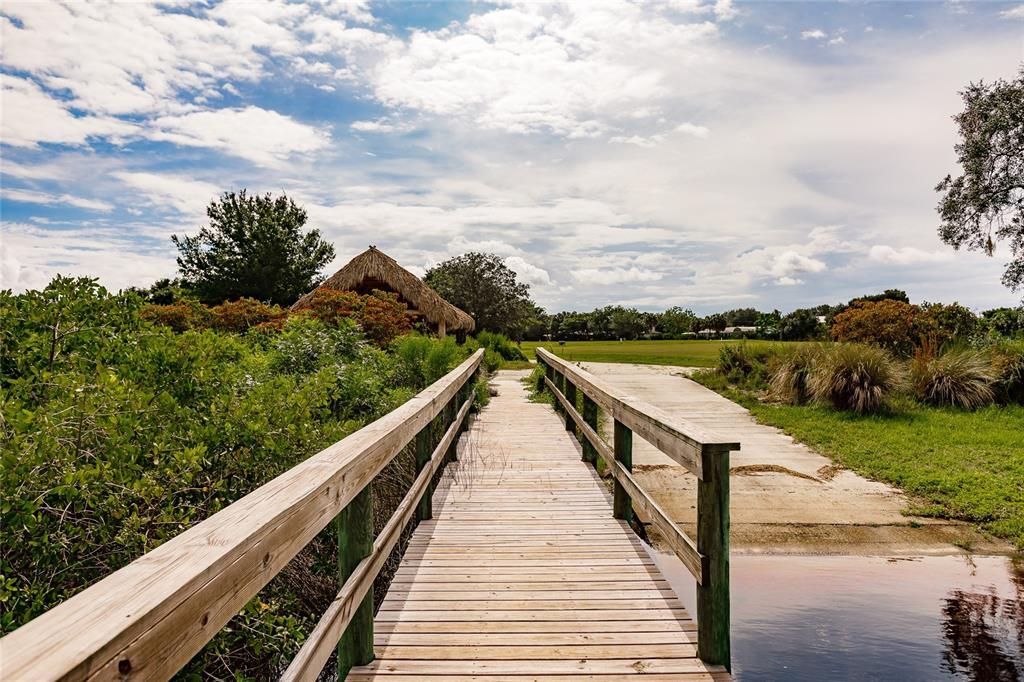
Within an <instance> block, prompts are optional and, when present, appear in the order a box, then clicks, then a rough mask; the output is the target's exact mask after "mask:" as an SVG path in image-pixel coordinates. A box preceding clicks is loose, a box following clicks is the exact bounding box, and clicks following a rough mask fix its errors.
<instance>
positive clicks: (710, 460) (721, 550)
mask: <svg viewBox="0 0 1024 682" xmlns="http://www.w3.org/2000/svg"><path fill="white" fill-rule="evenodd" d="M701 459H702V469H703V472H704V473H703V477H701V478H698V480H697V551H698V552H700V554H701V555H702V556H703V560H702V562H701V563H702V566H701V573H702V575H703V580H702V581H701V584H699V585H697V655H698V656H699V657H700V659H701V660H702V661H704V662H705V663H708V664H710V665H724V666H725V667H726V668H727V669H731V660H730V657H731V652H730V643H729V608H730V607H729V451H728V450H723V449H709V448H705V451H704V452H703V453H702V458H701Z"/></svg>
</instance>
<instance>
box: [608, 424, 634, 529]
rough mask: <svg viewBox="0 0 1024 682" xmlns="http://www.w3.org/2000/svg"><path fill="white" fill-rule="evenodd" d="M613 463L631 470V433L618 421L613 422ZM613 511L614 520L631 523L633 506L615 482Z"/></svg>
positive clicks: (619, 485) (623, 490)
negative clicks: (620, 464)
mask: <svg viewBox="0 0 1024 682" xmlns="http://www.w3.org/2000/svg"><path fill="white" fill-rule="evenodd" d="M615 461H616V462H621V463H622V466H624V467H626V470H627V471H632V470H633V432H632V431H630V430H629V428H628V427H627V426H626V425H625V424H623V423H622V422H620V421H619V420H618V419H616V420H615ZM613 510H614V513H615V518H617V519H622V520H623V521H626V522H627V523H632V522H633V505H632V504H630V502H629V494H628V493H626V489H625V488H623V487H622V484H620V483H619V482H618V481H617V480H616V481H615V500H614V504H613Z"/></svg>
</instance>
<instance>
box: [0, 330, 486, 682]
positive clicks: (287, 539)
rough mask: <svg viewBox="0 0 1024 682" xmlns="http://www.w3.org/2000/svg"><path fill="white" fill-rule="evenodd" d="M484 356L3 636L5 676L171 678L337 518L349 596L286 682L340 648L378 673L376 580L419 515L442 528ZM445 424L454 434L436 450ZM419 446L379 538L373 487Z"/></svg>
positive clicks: (328, 616)
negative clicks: (451, 460)
mask: <svg viewBox="0 0 1024 682" xmlns="http://www.w3.org/2000/svg"><path fill="white" fill-rule="evenodd" d="M482 357H483V351H482V350H479V351H477V352H476V353H474V354H473V356H472V357H470V358H469V359H468V360H466V361H465V362H463V363H462V364H461V365H459V366H458V367H457V368H455V369H454V370H452V371H451V372H449V373H448V374H447V375H445V376H444V377H442V378H441V379H440V380H438V381H437V382H435V383H434V384H433V385H431V386H430V387H429V388H427V389H426V390H424V391H423V392H421V393H419V394H418V395H416V396H415V397H414V398H412V399H411V400H409V401H408V402H406V403H405V404H403V405H402V406H401V407H399V408H398V409H396V410H394V411H393V412H390V413H389V414H387V415H385V416H384V417H381V418H380V419H378V420H377V421H375V422H373V423H371V424H369V425H367V426H366V427H364V428H362V429H360V430H359V431H356V432H355V433H353V434H352V435H350V436H348V437H347V438H344V439H343V440H341V441H338V442H337V443H335V444H334V445H331V446H330V447H328V448H326V449H325V450H323V451H321V452H319V453H317V454H316V455H314V456H312V457H310V458H309V459H307V460H306V461H304V462H303V463H301V464H299V465H298V466H296V467H294V468H292V469H290V470H288V471H286V472H285V473H283V474H281V475H280V476H278V477H277V478H275V479H274V480H272V481H270V482H269V483H267V484H265V485H263V486H262V487H260V488H258V489H256V490H255V491H253V492H251V493H249V494H248V495H246V496H245V497H243V498H242V499H240V500H238V501H237V502H235V503H234V504H232V505H231V506H229V507H227V508H226V509H224V510H222V511H220V512H218V513H216V514H214V515H213V516H211V517H210V518H208V519H206V520H205V521H203V522H202V523H199V524H197V525H196V526H193V527H192V528H190V529H189V530H187V531H185V532H184V533H182V534H181V535H178V536H177V537H175V538H173V539H172V540H169V541H168V542H166V543H164V544H163V545H161V546H160V547H158V548H157V549H155V550H153V551H152V552H149V553H148V554H145V555H144V556H142V557H140V558H139V559H137V560H136V561H133V562H132V563H131V564H129V565H128V566H125V567H124V568H122V569H120V570H119V571H116V572H115V573H112V574H111V575H109V576H108V577H106V578H104V579H103V580H101V581H100V582H98V583H96V584H95V585H93V586H92V587H90V588H88V589H86V590H83V591H82V592H80V593H78V594H77V595H75V596H74V597H72V598H71V599H68V600H67V601H65V602H63V603H62V604H60V605H58V606H56V607H55V608H53V609H51V610H49V611H47V612H46V613H44V614H43V615H41V616H39V617H38V618H36V619H35V620H33V621H31V622H29V623H27V624H26V625H24V626H22V627H21V628H19V629H18V630H15V631H14V632H12V633H11V634H10V635H8V636H7V637H4V638H3V639H2V640H0V676H2V677H3V679H5V680H58V679H74V680H85V679H90V680H91V679H118V680H126V679H138V680H143V679H144V680H152V679H167V678H169V677H171V676H172V675H173V674H174V673H175V672H177V671H178V670H179V669H181V668H182V667H183V666H184V665H185V664H186V663H188V661H189V660H190V659H191V658H192V657H193V656H194V655H195V654H196V653H197V652H199V650H200V649H202V648H203V646H204V645H205V644H206V643H207V642H208V641H209V640H210V639H212V638H213V637H214V635H216V634H217V632H218V631H219V630H220V629H221V628H222V627H223V626H224V625H225V623H227V622H228V620H230V619H231V617H232V616H234V615H235V614H237V613H238V612H239V610H240V609H241V608H242V606H244V605H245V603H246V602H248V601H249V600H250V599H251V598H252V597H253V596H255V595H256V594H257V593H258V592H259V591H260V590H261V589H262V588H263V586H264V585H266V584H267V583H268V582H269V581H270V580H271V578H273V577H274V576H275V575H277V573H278V572H279V571H280V570H281V569H282V568H283V567H284V566H285V565H286V564H287V563H288V562H289V561H290V560H291V559H292V558H293V557H294V556H295V555H296V554H297V553H298V552H299V551H300V550H301V549H302V548H303V547H305V546H306V544H307V543H308V542H309V541H310V540H312V539H313V537H314V536H315V535H316V534H317V533H319V532H320V531H321V530H323V529H324V528H325V527H326V526H327V525H328V524H329V523H330V522H331V521H332V520H333V519H335V518H337V519H338V559H339V569H340V574H341V576H342V580H343V584H342V586H341V591H340V592H338V595H337V597H336V598H335V599H334V601H333V602H332V603H331V605H330V607H329V608H328V609H327V612H326V613H325V614H324V615H323V617H322V618H321V620H320V622H319V623H318V624H317V626H316V627H315V628H314V630H313V632H312V633H311V634H310V636H309V638H308V639H307V640H306V642H305V644H304V646H303V647H302V649H301V651H300V652H299V654H298V655H297V656H296V658H295V659H294V660H293V661H292V663H291V665H290V666H289V667H288V669H287V671H286V672H285V674H284V679H288V680H312V679H316V677H317V676H318V675H319V674H320V672H321V670H322V669H323V667H324V665H325V663H326V662H327V660H328V658H329V657H330V655H331V653H332V652H333V651H334V650H335V647H337V649H338V654H339V656H338V658H339V677H340V678H344V677H345V674H346V673H347V672H348V670H349V668H351V667H352V666H354V665H362V664H365V663H369V662H370V661H371V660H373V593H372V589H371V588H372V586H373V581H374V579H375V578H376V576H377V574H378V573H379V572H380V570H381V567H382V566H383V565H384V562H385V561H386V560H387V558H388V555H389V554H390V553H391V550H392V549H393V548H394V547H395V545H396V543H397V542H398V540H399V537H400V536H401V534H402V529H403V528H404V527H405V526H406V524H407V523H408V522H409V521H410V520H411V519H412V518H413V515H414V514H415V515H416V516H417V517H418V518H419V519H421V520H422V519H429V518H430V517H431V506H430V505H431V479H432V477H433V475H434V473H436V472H437V470H438V469H439V468H440V467H441V465H442V464H443V463H444V461H445V459H446V457H447V456H449V455H451V456H454V453H455V441H456V439H457V437H458V435H459V433H460V432H461V430H462V429H464V428H465V419H466V415H467V413H468V412H469V410H470V407H471V405H472V404H473V377H474V375H475V374H476V372H477V370H478V368H479V366H480V360H481V358H482ZM435 420H440V421H441V422H442V427H444V426H446V428H445V431H444V435H443V436H442V437H441V439H440V442H438V443H437V444H436V446H434V447H431V446H432V445H433V443H432V442H431V429H430V427H431V424H432V423H434V422H435ZM414 438H415V439H416V454H417V457H416V461H417V466H418V468H419V473H418V475H417V477H416V479H415V481H414V482H413V484H412V486H411V488H410V490H409V492H408V493H407V494H406V496H405V498H404V499H403V500H402V502H401V503H400V504H399V506H398V508H397V510H396V511H395V513H394V514H393V515H392V517H391V519H390V520H389V521H388V523H387V525H386V526H385V528H384V529H383V530H382V531H381V533H380V534H379V535H378V536H377V537H376V538H374V534H373V515H372V507H373V497H372V496H373V492H372V491H373V487H372V485H371V482H372V481H373V478H374V477H375V476H376V475H377V474H378V473H380V471H381V470H382V469H383V468H384V467H385V466H386V465H387V464H388V463H389V462H391V460H392V459H394V457H395V456H396V455H397V454H398V453H399V452H400V451H401V450H402V449H403V448H404V447H405V446H406V445H408V444H409V443H411V442H412V440H413V439H414ZM339 639H340V642H341V644H340V645H339Z"/></svg>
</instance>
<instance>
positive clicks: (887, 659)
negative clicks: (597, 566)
mask: <svg viewBox="0 0 1024 682" xmlns="http://www.w3.org/2000/svg"><path fill="white" fill-rule="evenodd" d="M655 558H656V559H657V561H658V564H659V565H660V566H661V568H662V571H663V572H664V573H665V574H666V577H668V579H669V581H670V582H672V584H673V587H674V588H675V589H676V591H677V592H679V593H680V596H681V598H682V599H683V601H684V603H685V604H686V606H687V608H688V609H689V610H690V612H691V613H693V612H694V608H693V603H694V601H695V595H694V589H695V586H694V584H693V580H692V578H690V576H689V573H687V572H686V569H685V568H683V567H682V566H681V565H676V564H677V563H678V562H675V561H674V559H670V558H667V557H665V556H664V555H658V556H656V557H655ZM731 582H732V606H733V608H732V623H733V628H732V636H733V644H732V647H733V672H734V673H735V676H736V678H737V679H738V680H741V681H747V680H787V681H790V680H795V681H800V680H816V681H820V680H899V681H900V682H912V681H920V682H932V681H934V680H977V681H978V682H982V681H984V682H988V681H989V680H992V681H1003V680H1007V681H1008V680H1022V679H1024V565H1022V564H1021V562H1020V561H1016V562H1015V561H1012V560H1009V559H1007V558H1006V557H979V558H976V559H974V560H972V561H965V560H964V559H963V558H962V557H925V558H915V559H913V560H906V559H886V558H879V557H801V556H749V555H748V556H744V555H738V556H734V557H733V560H732V576H731Z"/></svg>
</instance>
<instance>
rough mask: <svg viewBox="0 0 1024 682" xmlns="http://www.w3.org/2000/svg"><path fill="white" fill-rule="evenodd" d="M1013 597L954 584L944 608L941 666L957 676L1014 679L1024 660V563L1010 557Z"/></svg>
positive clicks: (995, 681)
mask: <svg viewBox="0 0 1024 682" xmlns="http://www.w3.org/2000/svg"><path fill="white" fill-rule="evenodd" d="M1010 581H1011V583H1012V584H1013V585H1014V586H1015V593H1014V595H1013V596H1011V597H1000V596H999V594H998V593H997V592H996V589H995V588H994V587H990V588H989V589H988V591H986V592H969V591H966V590H961V589H955V590H952V591H951V592H950V593H949V596H948V597H946V599H945V604H944V606H943V607H942V614H943V617H944V622H943V627H942V630H943V638H944V639H945V642H946V645H945V650H944V651H943V654H942V658H943V665H944V667H945V670H946V671H947V672H949V673H951V674H953V675H955V676H957V677H959V678H963V679H968V680H977V681H978V682H982V681H988V680H991V681H993V682H1016V681H1017V680H1020V679H1021V664H1022V662H1024V566H1022V564H1021V563H1020V562H1013V563H1012V564H1011V569H1010Z"/></svg>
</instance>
